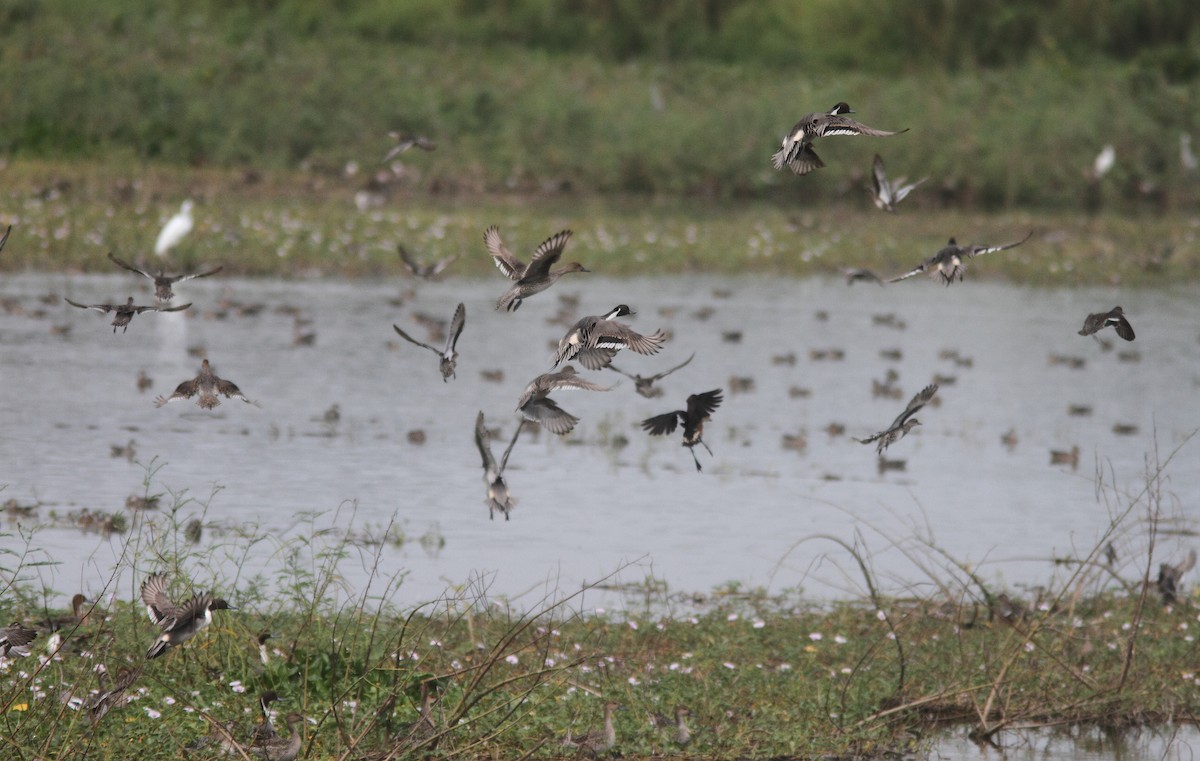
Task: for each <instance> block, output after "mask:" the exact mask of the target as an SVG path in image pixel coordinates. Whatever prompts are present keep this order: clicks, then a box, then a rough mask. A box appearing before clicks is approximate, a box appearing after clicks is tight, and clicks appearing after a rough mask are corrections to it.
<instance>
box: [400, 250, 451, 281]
mask: <svg viewBox="0 0 1200 761" xmlns="http://www.w3.org/2000/svg"><path fill="white" fill-rule="evenodd" d="M396 250H397V251H398V252H400V261H402V262H404V268H405V269H407V270H408V272H409V274H411V275H412V276H413V277H419V278H421V279H422V280H433V279H434V278H436V277H437V276H438V275H440V274H442V273H443V272H444V271H445V270H446V268H447V267H449V266H450V265H451V264H454V260H455V259H457V258H458V254H451V255H450V256H447V257H446V258H444V259H438V260H436V261H432V262H429V263H425V262H418V261H417V260H416V259H415V258H413V255H412V254H410V253H409V252H408V249H407V248H405V247H404V244H403V243H397V244H396Z"/></svg>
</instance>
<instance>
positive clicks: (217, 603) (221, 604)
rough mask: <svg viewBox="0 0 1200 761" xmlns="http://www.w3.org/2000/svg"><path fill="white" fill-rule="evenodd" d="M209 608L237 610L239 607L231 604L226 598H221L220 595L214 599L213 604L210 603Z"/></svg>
mask: <svg viewBox="0 0 1200 761" xmlns="http://www.w3.org/2000/svg"><path fill="white" fill-rule="evenodd" d="M208 609H209V610H237V608H235V607H233V606H232V605H230V604H229V603H228V602H226V601H225V599H224V598H221V597H218V598H217V599H215V600H213V601H212V605H209V606H208Z"/></svg>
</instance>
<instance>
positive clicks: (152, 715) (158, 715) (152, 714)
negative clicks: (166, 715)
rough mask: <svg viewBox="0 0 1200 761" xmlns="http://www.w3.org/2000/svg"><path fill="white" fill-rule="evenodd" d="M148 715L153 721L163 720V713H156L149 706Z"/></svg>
mask: <svg viewBox="0 0 1200 761" xmlns="http://www.w3.org/2000/svg"><path fill="white" fill-rule="evenodd" d="M146 715H147V716H149V717H150V718H151V719H159V718H162V714H161V713H159V712H158V711H155V710H154V709H153V708H150V707H149V706H147V707H146Z"/></svg>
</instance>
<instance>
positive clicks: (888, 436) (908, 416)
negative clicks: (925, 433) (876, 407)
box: [855, 383, 938, 457]
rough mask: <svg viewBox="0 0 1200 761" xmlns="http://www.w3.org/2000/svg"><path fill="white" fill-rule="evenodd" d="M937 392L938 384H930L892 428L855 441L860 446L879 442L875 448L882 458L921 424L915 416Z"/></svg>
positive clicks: (919, 393)
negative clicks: (886, 451)
mask: <svg viewBox="0 0 1200 761" xmlns="http://www.w3.org/2000/svg"><path fill="white" fill-rule="evenodd" d="M937 390H938V385H937V384H936V383H930V384H929V385H928V386H926V387H925V388H923V389H921V390H920V391H919V392H918V393H917V395H916V396H914V397H913V398H912V401H910V402H909V403H908V406H907V407H905V408H904V412H901V413H900V414H899V415H898V416H897V417H896V419H895V420H893V421H892V424H891V425H890V426H888V427H887V428H886V429H884V430H882V431H880V432H879V433H877V434H875V435H874V436H870V437H868V438H865V439H855V441H857V442H858V443H859V444H870V443H871V442H872V441H878V442H879V445H878V446H876V447H875V451H876V453H878V454H879V456H880V457H882V456H883V453H884V451H885V450H886V449H887V448H888V447H889V446H891V445H892V444H895V443H896V442H897V441H899V440H900V439H902V438H904V437H905V436H906V435H907V434H908V432H909V431H911V430H912V429H913V427H914V426H918V425H920V424H921V421H919V420H917V419H916V418H915V417H913V416H914V415H916V414H917V412H919V411H920V410H921V408H922V407H924V406H925V405H926V404H929V400H930V399H932V398H933V395H934V394H936V393H937Z"/></svg>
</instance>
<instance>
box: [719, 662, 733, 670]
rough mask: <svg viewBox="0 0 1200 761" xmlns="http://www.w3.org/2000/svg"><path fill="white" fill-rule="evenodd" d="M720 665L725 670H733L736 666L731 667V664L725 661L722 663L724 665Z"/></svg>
mask: <svg viewBox="0 0 1200 761" xmlns="http://www.w3.org/2000/svg"><path fill="white" fill-rule="evenodd" d="M721 665H722V666H724V667H725V668H727V669H735V668H737V666H735V665H733V664H732V663H730V662H729V661H725V662H724V663H722V664H721Z"/></svg>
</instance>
